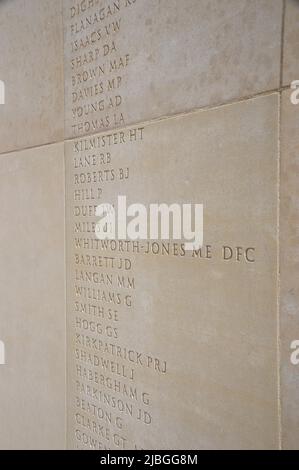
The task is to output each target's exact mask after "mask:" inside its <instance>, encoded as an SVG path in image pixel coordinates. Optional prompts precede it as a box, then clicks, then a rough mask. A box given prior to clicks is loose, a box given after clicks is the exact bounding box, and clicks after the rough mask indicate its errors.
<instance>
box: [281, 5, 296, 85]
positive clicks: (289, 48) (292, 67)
mask: <svg viewBox="0 0 299 470" xmlns="http://www.w3.org/2000/svg"><path fill="white" fill-rule="evenodd" d="M298 44H299V2H298V0H286V10H285V27H284V51H283V84H284V85H289V84H290V83H291V82H292V81H293V80H299V47H298Z"/></svg>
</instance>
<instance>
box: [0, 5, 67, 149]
mask: <svg viewBox="0 0 299 470" xmlns="http://www.w3.org/2000/svg"><path fill="white" fill-rule="evenodd" d="M0 44H1V54H0V80H2V81H4V83H5V90H6V104H5V105H1V106H0V152H1V153H3V152H8V151H11V150H16V149H23V148H25V147H32V146H38V145H41V144H45V143H53V142H57V141H60V140H63V137H64V123H63V121H64V117H63V115H64V105H63V94H64V93H63V88H64V84H63V25H62V2H61V0H42V1H41V0H21V1H20V0H2V1H1V2H0Z"/></svg>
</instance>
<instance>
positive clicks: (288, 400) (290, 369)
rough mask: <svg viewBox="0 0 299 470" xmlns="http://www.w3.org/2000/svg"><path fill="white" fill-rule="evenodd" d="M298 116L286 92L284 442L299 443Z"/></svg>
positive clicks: (282, 291) (282, 214)
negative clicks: (298, 360)
mask: <svg viewBox="0 0 299 470" xmlns="http://www.w3.org/2000/svg"><path fill="white" fill-rule="evenodd" d="M298 148H299V120H298V105H297V106H295V105H293V104H291V102H290V90H286V91H285V92H284V93H283V100H282V120H281V190H280V198H281V203H280V326H281V399H282V444H283V447H284V448H285V449H298V447H299V393H298V390H299V376H298V367H299V366H298V365H297V366H296V365H293V364H292V363H291V361H290V356H291V353H292V352H293V351H292V350H291V348H290V346H291V343H292V342H293V341H294V340H299V287H298V279H299V250H298V240H299V225H298V220H299V184H298V171H299V155H298Z"/></svg>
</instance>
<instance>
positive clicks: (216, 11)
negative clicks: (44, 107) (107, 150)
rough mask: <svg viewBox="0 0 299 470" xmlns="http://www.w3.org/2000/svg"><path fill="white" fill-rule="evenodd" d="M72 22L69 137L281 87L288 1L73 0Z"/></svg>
mask: <svg viewBox="0 0 299 470" xmlns="http://www.w3.org/2000/svg"><path fill="white" fill-rule="evenodd" d="M89 5H91V6H90V7H89ZM92 5H93V6H92ZM64 23H65V92H66V96H65V100H66V116H65V122H66V135H67V137H73V136H76V135H82V134H90V133H95V132H102V131H106V130H107V129H110V128H118V127H121V126H123V125H128V124H134V123H136V122H140V121H144V120H150V119H153V118H158V117H161V116H165V115H166V116H167V115H173V114H176V113H180V112H185V111H190V110H192V109H195V108H198V107H205V106H210V105H215V104H219V103H224V102H229V101H230V100H236V99H239V98H242V97H246V96H249V95H253V94H255V93H259V92H263V91H266V90H273V89H275V88H277V87H278V86H279V77H280V56H281V26H282V1H281V0H258V1H257V0H252V1H248V0H201V1H198V0H184V1H181V0H163V1H159V0H136V1H134V0H130V1H127V0H118V1H116V2H112V1H108V0H105V1H101V2H100V1H97V0H95V1H93V2H79V1H77V0H65V1H64Z"/></svg>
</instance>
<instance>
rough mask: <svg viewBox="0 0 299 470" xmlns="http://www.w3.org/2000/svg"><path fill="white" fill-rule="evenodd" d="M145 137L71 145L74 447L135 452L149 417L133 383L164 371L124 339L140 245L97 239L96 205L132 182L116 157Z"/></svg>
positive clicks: (127, 135) (123, 135) (145, 397)
mask: <svg viewBox="0 0 299 470" xmlns="http://www.w3.org/2000/svg"><path fill="white" fill-rule="evenodd" d="M143 133H144V129H143V128H137V129H128V130H125V131H120V132H115V133H113V134H107V135H101V136H100V137H98V136H97V137H89V138H85V139H82V140H79V141H75V142H74V143H73V215H74V226H73V229H74V239H73V248H74V252H73V288H74V291H73V294H74V303H73V315H72V318H73V332H74V345H75V346H74V351H73V354H74V361H75V370H74V374H75V377H74V384H75V394H74V396H73V402H74V407H75V414H74V425H75V428H74V433H75V435H74V438H75V442H76V446H77V447H78V448H86V447H87V448H93V449H114V448H116V449H131V448H138V447H139V445H138V443H137V442H133V441H132V439H130V435H129V434H130V433H129V428H130V423H131V424H132V423H135V424H136V423H140V425H141V426H150V425H151V423H152V419H153V417H152V402H151V396H150V393H149V392H148V391H147V390H145V389H144V386H143V384H142V383H140V381H138V370H140V368H142V369H148V370H149V371H150V373H153V374H156V373H159V374H164V373H165V372H166V364H165V363H163V361H160V360H159V359H157V358H154V357H152V356H150V355H148V354H145V353H144V352H142V351H139V350H136V348H134V346H133V345H131V344H127V341H126V340H125V338H123V335H122V328H121V326H122V324H124V322H126V323H129V324H130V321H131V312H132V310H133V309H134V297H135V295H136V291H137V290H138V280H137V279H136V276H135V275H134V257H135V256H137V255H138V254H139V253H140V244H139V243H138V242H133V241H125V240H124V241H122V240H121V241H116V240H112V241H108V240H98V239H97V238H96V236H95V227H96V218H95V210H96V207H97V205H98V204H99V203H101V202H105V203H107V202H109V200H108V193H109V192H110V190H111V189H112V194H115V195H117V194H118V190H119V188H120V187H121V188H123V189H122V191H123V190H125V184H131V177H132V174H131V173H132V172H131V169H130V168H128V167H125V166H119V165H117V160H118V158H117V152H119V150H120V149H121V148H122V147H128V146H130V145H134V144H135V143H138V142H142V140H143ZM122 160H123V159H122ZM120 185H121V186H120ZM110 194H111V192H110ZM135 326H136V325H135ZM133 327H134V325H133V324H132V328H133ZM136 327H137V326H136Z"/></svg>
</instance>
